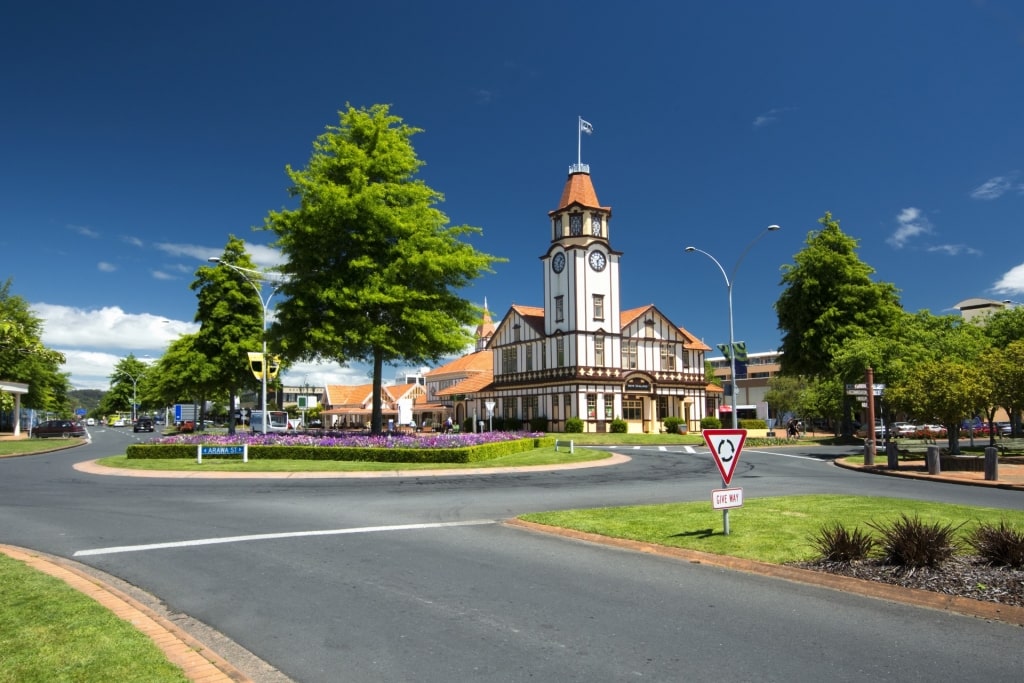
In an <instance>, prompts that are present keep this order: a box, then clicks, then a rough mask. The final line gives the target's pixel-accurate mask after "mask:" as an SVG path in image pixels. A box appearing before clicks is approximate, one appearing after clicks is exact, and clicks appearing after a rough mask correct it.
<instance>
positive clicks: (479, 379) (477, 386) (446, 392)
mask: <svg viewBox="0 0 1024 683" xmlns="http://www.w3.org/2000/svg"><path fill="white" fill-rule="evenodd" d="M493 379H494V374H493V373H492V372H491V371H490V370H488V371H487V372H481V373H478V374H475V375H471V376H470V377H467V378H466V379H464V380H463V381H461V382H459V383H458V384H454V385H452V386H450V387H446V388H444V389H442V390H441V391H439V392H437V395H438V396H455V395H456V394H474V393H476V392H478V391H480V390H481V389H483V388H484V387H486V386H487V385H488V384H490V383H491V380H493Z"/></svg>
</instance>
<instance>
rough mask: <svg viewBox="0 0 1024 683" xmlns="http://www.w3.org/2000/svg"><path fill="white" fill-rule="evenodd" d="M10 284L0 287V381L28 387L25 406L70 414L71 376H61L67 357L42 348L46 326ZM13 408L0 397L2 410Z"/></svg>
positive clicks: (6, 396) (9, 399)
mask: <svg viewBox="0 0 1024 683" xmlns="http://www.w3.org/2000/svg"><path fill="white" fill-rule="evenodd" d="M11 284H12V283H11V280H10V279H8V280H7V281H6V282H4V284H3V285H2V286H0V379H5V380H8V381H11V382H21V383H24V384H28V385H29V393H28V394H27V395H26V396H25V397H24V399H23V403H24V404H25V406H27V407H29V408H37V409H39V410H48V411H54V412H62V413H68V412H69V410H70V405H69V402H68V391H70V389H71V384H70V381H69V380H68V376H67V375H66V374H64V373H61V372H60V366H61V365H63V364H64V362H65V358H64V354H62V353H60V352H59V351H54V350H53V349H48V348H46V347H45V346H43V342H42V334H43V322H42V320H40V319H39V318H38V317H36V316H35V315H34V314H33V313H32V311H31V309H30V308H29V305H28V302H26V301H25V300H24V299H23V298H22V297H20V296H16V295H13V294H11ZM13 407H14V401H13V397H11V395H10V394H0V408H2V409H4V410H11V409H13Z"/></svg>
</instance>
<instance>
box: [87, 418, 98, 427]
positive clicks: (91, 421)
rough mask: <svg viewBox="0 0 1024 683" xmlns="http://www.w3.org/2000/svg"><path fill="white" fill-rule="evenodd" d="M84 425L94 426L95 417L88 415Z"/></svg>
mask: <svg viewBox="0 0 1024 683" xmlns="http://www.w3.org/2000/svg"><path fill="white" fill-rule="evenodd" d="M85 426H86V427H95V426H96V418H93V417H90V418H89V419H87V420H86V421H85Z"/></svg>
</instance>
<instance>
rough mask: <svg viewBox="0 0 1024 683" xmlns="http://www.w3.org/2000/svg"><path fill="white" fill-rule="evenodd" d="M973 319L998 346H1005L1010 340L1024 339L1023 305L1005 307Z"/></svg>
mask: <svg viewBox="0 0 1024 683" xmlns="http://www.w3.org/2000/svg"><path fill="white" fill-rule="evenodd" d="M975 320H976V321H977V323H978V324H979V326H980V327H981V328H982V329H983V330H985V334H986V335H987V336H988V337H989V338H991V339H992V343H993V344H994V345H995V346H997V347H999V348H1006V347H1007V346H1009V345H1010V343H1011V342H1015V341H1019V340H1022V339H1024V306H1014V307H1013V308H1006V309H1003V310H1001V311H996V312H995V313H993V314H992V315H988V316H980V317H978V318H976V319H975Z"/></svg>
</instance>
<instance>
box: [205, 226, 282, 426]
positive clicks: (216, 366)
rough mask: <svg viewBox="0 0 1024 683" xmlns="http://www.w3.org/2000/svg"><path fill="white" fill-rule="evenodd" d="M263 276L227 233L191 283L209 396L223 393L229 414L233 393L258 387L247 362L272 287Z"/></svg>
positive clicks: (258, 346)
mask: <svg viewBox="0 0 1024 683" xmlns="http://www.w3.org/2000/svg"><path fill="white" fill-rule="evenodd" d="M263 278H264V275H263V274H262V273H260V271H258V270H256V266H255V264H254V263H253V261H252V259H251V258H250V256H249V254H248V253H247V252H246V250H245V242H243V241H242V240H241V239H239V238H237V237H235V236H234V235H231V236H229V238H228V243H227V245H226V246H225V247H224V252H223V253H222V254H221V255H220V257H219V263H218V265H217V266H201V267H200V268H199V270H197V271H196V280H195V281H194V282H193V283H192V285H191V287H192V289H193V290H194V291H195V292H196V297H197V298H198V300H199V307H198V309H197V310H196V321H198V322H199V323H200V328H199V332H198V334H197V335H196V338H195V345H194V346H195V350H196V351H197V352H199V353H202V354H204V355H205V356H206V358H207V359H208V360H209V361H210V363H211V366H212V368H213V375H212V377H211V378H210V379H211V380H212V382H213V384H214V386H211V387H210V390H211V391H213V392H214V393H213V395H216V393H217V389H219V390H220V391H221V392H222V393H223V399H225V400H224V402H225V403H227V404H228V406H229V409H228V414H229V415H232V416H233V415H234V414H235V396H236V395H238V394H239V393H241V391H242V390H243V389H252V388H253V387H258V386H260V381H259V380H257V379H255V378H254V376H253V373H252V370H251V368H250V366H249V357H248V352H250V351H261V350H262V345H263V323H264V321H263V314H264V310H263V307H264V302H267V303H268V304H269V302H270V299H271V298H272V297H271V295H272V293H273V285H269V286H267V285H265V284H264V283H263ZM264 409H265V408H264ZM228 430H229V432H230V433H234V430H235V421H234V419H231V420H228Z"/></svg>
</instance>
